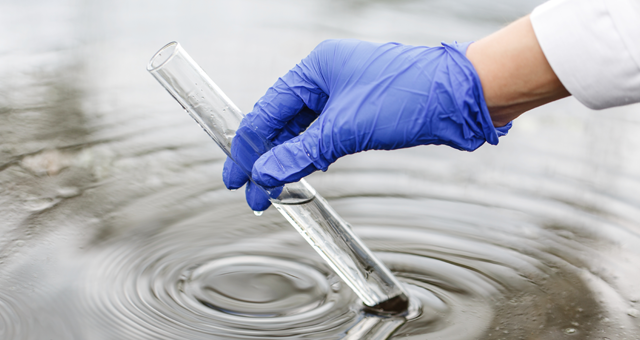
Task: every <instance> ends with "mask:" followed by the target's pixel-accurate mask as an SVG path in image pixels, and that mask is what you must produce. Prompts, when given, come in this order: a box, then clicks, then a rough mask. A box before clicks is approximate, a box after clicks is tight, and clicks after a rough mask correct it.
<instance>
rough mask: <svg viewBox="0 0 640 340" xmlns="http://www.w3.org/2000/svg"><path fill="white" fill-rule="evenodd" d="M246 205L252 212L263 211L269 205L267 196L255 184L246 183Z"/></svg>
mask: <svg viewBox="0 0 640 340" xmlns="http://www.w3.org/2000/svg"><path fill="white" fill-rule="evenodd" d="M245 195H246V198H247V203H248V204H249V207H250V208H251V210H253V211H265V210H267V209H268V208H269V206H270V205H271V202H269V197H268V196H267V194H266V193H265V192H264V191H262V189H260V188H258V187H257V186H256V185H255V184H253V183H251V182H248V183H247V188H246V189H245Z"/></svg>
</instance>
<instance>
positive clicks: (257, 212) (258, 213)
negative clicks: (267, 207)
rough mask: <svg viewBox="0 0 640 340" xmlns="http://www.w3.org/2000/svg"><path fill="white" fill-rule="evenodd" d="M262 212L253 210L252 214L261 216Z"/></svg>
mask: <svg viewBox="0 0 640 340" xmlns="http://www.w3.org/2000/svg"><path fill="white" fill-rule="evenodd" d="M262 213H264V211H254V212H253V214H254V215H256V216H262Z"/></svg>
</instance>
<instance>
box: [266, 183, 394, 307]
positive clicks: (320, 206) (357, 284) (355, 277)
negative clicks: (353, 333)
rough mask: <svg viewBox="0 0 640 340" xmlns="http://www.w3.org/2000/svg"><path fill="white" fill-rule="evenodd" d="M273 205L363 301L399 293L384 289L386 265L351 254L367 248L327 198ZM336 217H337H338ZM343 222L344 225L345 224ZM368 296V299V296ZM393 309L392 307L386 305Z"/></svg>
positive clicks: (372, 304)
mask: <svg viewBox="0 0 640 340" xmlns="http://www.w3.org/2000/svg"><path fill="white" fill-rule="evenodd" d="M273 205H274V206H275V207H276V209H278V211H280V213H282V215H284V216H285V218H286V219H287V220H288V221H289V222H290V223H291V224H292V225H293V226H294V227H295V228H296V229H297V230H298V232H299V233H300V234H301V235H302V236H303V237H304V238H305V239H306V240H307V242H308V243H309V244H310V245H311V246H312V247H313V248H314V249H315V250H316V251H317V252H318V253H319V254H320V256H322V258H323V259H324V260H325V261H326V262H327V263H328V264H329V265H330V266H331V267H332V268H333V270H334V271H336V272H337V273H341V274H342V275H343V276H346V277H344V279H345V280H344V281H345V283H347V285H349V287H350V288H351V289H352V290H353V291H354V292H356V293H357V294H358V296H360V298H362V299H363V300H364V301H363V302H364V303H365V304H367V305H369V306H374V305H376V304H377V303H379V302H380V300H378V301H376V300H373V298H374V297H380V296H386V299H382V301H384V300H388V299H391V298H394V297H397V296H402V297H404V295H403V292H402V291H401V290H400V289H399V288H398V289H397V290H395V291H391V292H385V291H383V290H381V289H379V288H380V287H384V285H381V284H380V282H383V280H384V278H383V277H382V275H384V274H385V273H384V272H383V271H387V270H388V269H386V268H381V267H378V268H374V267H373V266H374V265H375V263H373V262H365V261H362V260H361V259H366V258H369V257H368V256H366V255H365V256H360V257H357V256H355V255H354V254H367V253H368V252H369V250H368V249H366V248H364V247H362V246H361V244H360V243H358V242H351V241H350V240H354V239H356V236H355V234H353V231H352V230H351V227H350V226H349V225H348V224H347V223H345V222H344V221H340V220H337V219H336V218H337V217H336V216H337V215H336V214H333V213H331V207H330V206H329V204H328V202H327V201H326V200H325V199H324V198H322V197H321V196H319V195H316V196H315V197H314V198H313V199H312V200H310V201H307V202H304V203H294V204H282V203H276V202H273ZM338 218H339V217H338ZM343 226H347V227H346V228H344V227H343ZM367 297H371V300H367ZM404 308H406V305H403V304H402V303H401V304H398V305H397V309H398V310H397V312H401V311H403V310H404ZM385 310H387V311H390V312H393V310H389V309H386V308H385Z"/></svg>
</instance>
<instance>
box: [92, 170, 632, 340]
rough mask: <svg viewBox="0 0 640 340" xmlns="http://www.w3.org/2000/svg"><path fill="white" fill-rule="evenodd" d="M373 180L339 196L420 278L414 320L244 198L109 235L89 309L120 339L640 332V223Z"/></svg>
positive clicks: (387, 259) (371, 237) (345, 211)
mask: <svg viewBox="0 0 640 340" xmlns="http://www.w3.org/2000/svg"><path fill="white" fill-rule="evenodd" d="M340 178H342V180H344V181H349V180H350V179H349V176H345V175H344V174H343V175H341V176H340ZM340 178H338V179H334V183H335V185H336V187H339V186H340V181H341V180H340ZM396 185H398V183H396ZM416 186H417V184H416V182H412V183H411V187H410V188H408V187H407V188H405V189H406V190H407V192H411V190H416ZM398 187H399V188H401V189H402V188H403V187H402V186H398ZM326 188H328V189H329V191H330V189H331V187H330V186H329V187H326ZM367 188H369V189H366V190H365V189H364V187H363V188H361V189H362V190H363V193H362V194H361V195H358V196H355V197H345V198H340V199H333V200H332V204H333V206H334V207H336V209H338V210H339V213H340V214H341V215H342V216H344V217H345V218H346V219H347V220H349V221H350V222H351V223H352V224H353V225H354V230H355V231H356V233H358V234H359V235H361V236H362V238H363V240H364V241H365V243H367V244H368V245H369V246H370V247H371V248H372V250H374V251H375V252H376V254H377V255H378V256H379V258H380V259H381V260H382V261H383V262H384V263H385V264H386V265H387V266H388V267H389V268H390V269H391V270H392V271H393V272H394V273H395V274H396V275H397V276H398V278H399V279H400V280H401V281H402V282H403V284H404V285H405V287H406V289H407V290H408V291H409V293H410V296H411V309H410V311H409V314H408V315H407V316H406V320H405V321H403V320H397V319H381V318H377V319H376V318H372V317H371V316H369V315H366V314H365V313H364V312H363V310H362V304H361V302H360V301H359V300H358V298H357V297H356V296H355V294H353V293H352V292H351V291H350V290H349V289H348V287H347V286H346V285H344V284H343V283H342V282H341V281H340V279H339V278H338V277H337V276H335V275H334V274H333V273H332V272H331V270H330V269H329V268H328V267H327V266H326V265H325V264H324V263H323V261H322V259H321V258H320V257H319V256H318V255H317V254H315V253H314V252H313V250H312V249H311V247H310V246H309V245H307V244H306V243H305V242H304V240H303V238H302V237H300V235H298V234H297V233H296V232H295V231H294V230H293V228H291V227H290V226H289V225H287V224H285V223H284V222H283V221H282V220H281V216H279V215H278V214H277V213H275V212H273V211H267V213H265V214H264V215H263V216H262V217H259V218H258V217H254V216H252V215H251V214H236V213H235V212H234V211H233V209H235V208H234V207H236V206H237V204H236V203H234V202H230V203H228V204H220V205H218V206H216V207H215V208H213V209H208V210H207V211H206V212H200V213H199V215H198V214H196V215H195V216H192V218H190V219H188V220H184V221H181V222H178V223H174V224H171V225H159V226H158V230H162V231H160V232H157V233H152V234H151V236H144V235H145V234H137V235H138V236H134V237H125V238H124V239H118V240H114V241H113V243H112V244H110V245H106V246H105V247H106V248H105V249H101V250H100V251H99V257H98V258H97V260H96V261H94V262H93V264H94V265H93V267H92V270H91V271H90V272H89V273H88V276H87V278H86V280H87V281H86V282H87V283H88V284H86V285H81V286H84V287H87V288H88V289H87V290H86V291H85V292H84V296H83V297H82V298H81V299H80V301H81V302H82V307H81V309H82V310H83V311H85V312H86V315H87V316H88V317H89V320H90V324H92V325H93V327H95V329H99V330H100V334H108V336H107V337H106V338H119V337H128V338H137V339H138V338H139V339H147V338H149V339H152V338H153V339H156V338H162V339H179V338H188V339H266V338H290V339H298V338H301V337H304V338H308V339H342V338H344V339H360V338H362V339H369V338H370V339H384V338H387V337H389V336H392V337H393V338H401V339H424V336H425V335H426V334H428V335H429V336H432V337H434V338H441V339H450V340H455V339H460V340H463V339H511V338H513V339H559V338H563V337H565V336H576V337H578V338H582V339H599V337H600V336H601V335H603V334H606V335H611V334H619V337H617V339H634V338H633V334H635V332H636V331H637V329H638V319H637V317H638V314H639V313H638V312H637V307H636V305H635V303H636V302H637V301H638V298H637V297H636V298H633V297H632V296H631V295H630V294H631V293H630V292H632V291H633V289H632V288H633V287H632V286H628V284H629V283H628V282H626V281H625V282H616V279H615V278H616V277H617V276H618V275H621V273H623V272H625V271H628V270H629V269H630V268H633V263H637V262H635V261H636V260H637V259H638V258H640V256H639V255H638V253H637V252H636V250H635V249H640V248H635V249H634V248H629V245H630V244H636V245H638V244H640V241H639V239H638V237H637V236H636V235H635V234H634V233H633V232H632V231H629V230H625V229H624V228H620V227H618V226H615V225H612V224H608V225H605V224H603V222H602V221H599V222H594V221H593V218H591V217H588V216H586V217H585V216H583V213H582V212H579V211H575V210H574V211H567V209H566V208H563V209H558V208H557V204H556V203H555V202H553V201H549V200H544V199H539V198H525V197H519V198H518V199H520V200H528V201H529V205H528V207H529V210H528V211H522V210H521V209H520V210H515V209H511V208H510V207H509V205H508V204H505V206H503V207H493V206H482V205H479V204H473V203H465V202H459V201H449V200H443V199H434V198H426V197H423V198H421V197H415V196H414V197H407V198H402V197H388V196H378V197H376V195H375V192H372V191H371V189H370V188H371V187H367ZM418 189H419V188H418ZM367 190H368V191H367ZM376 190H384V188H380V187H378V188H377V189H376ZM442 192H445V191H442ZM521 204H522V201H520V202H518V205H519V206H521ZM461 212H464V213H463V214H462V213H461ZM225 216H227V217H225ZM232 217H233V220H231V219H229V218H232ZM231 221H233V222H232V223H233V227H232V228H230V227H228V223H231ZM550 221H558V222H557V223H552V222H550ZM247 235H252V236H251V237H247ZM623 243H625V244H626V245H625V246H624V247H622V248H620V247H618V248H611V247H612V245H616V244H618V245H619V244H623ZM621 258H623V259H624V260H621ZM625 285H627V286H625ZM368 334H369V335H371V334H373V335H371V336H369V335H368ZM381 334H382V335H381ZM610 339H613V338H611V337H610Z"/></svg>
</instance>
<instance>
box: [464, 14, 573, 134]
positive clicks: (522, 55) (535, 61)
mask: <svg viewBox="0 0 640 340" xmlns="http://www.w3.org/2000/svg"><path fill="white" fill-rule="evenodd" d="M467 58H468V59H469V60H470V61H471V63H472V64H473V66H474V67H475V69H476V71H477V72H478V75H479V77H480V82H481V83H482V89H483V92H484V96H485V101H486V103H487V107H488V108H489V112H490V114H491V119H492V120H493V124H494V125H495V126H504V125H505V124H507V123H508V122H510V121H511V120H513V119H515V118H517V117H518V116H520V115H521V114H522V113H524V112H526V111H528V110H531V109H533V108H535V107H538V106H541V105H544V104H546V103H549V102H552V101H555V100H558V99H560V98H564V97H567V96H569V95H570V94H569V92H568V91H567V90H566V89H565V87H564V86H563V85H562V83H561V82H560V80H559V79H558V77H557V76H556V74H555V73H554V72H553V69H552V68H551V66H550V65H549V63H548V62H547V59H546V57H545V56H544V53H543V52H542V49H541V48H540V45H539V44H538V40H537V38H536V36H535V33H534V31H533V26H532V25H531V20H530V19H529V16H526V17H524V18H521V19H519V20H517V21H515V22H514V23H512V24H510V25H509V26H507V27H505V28H503V29H501V30H500V31H497V32H495V33H493V34H491V35H490V36H488V37H486V38H483V39H481V40H479V41H477V42H475V43H473V44H471V45H470V46H469V49H468V50H467Z"/></svg>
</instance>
